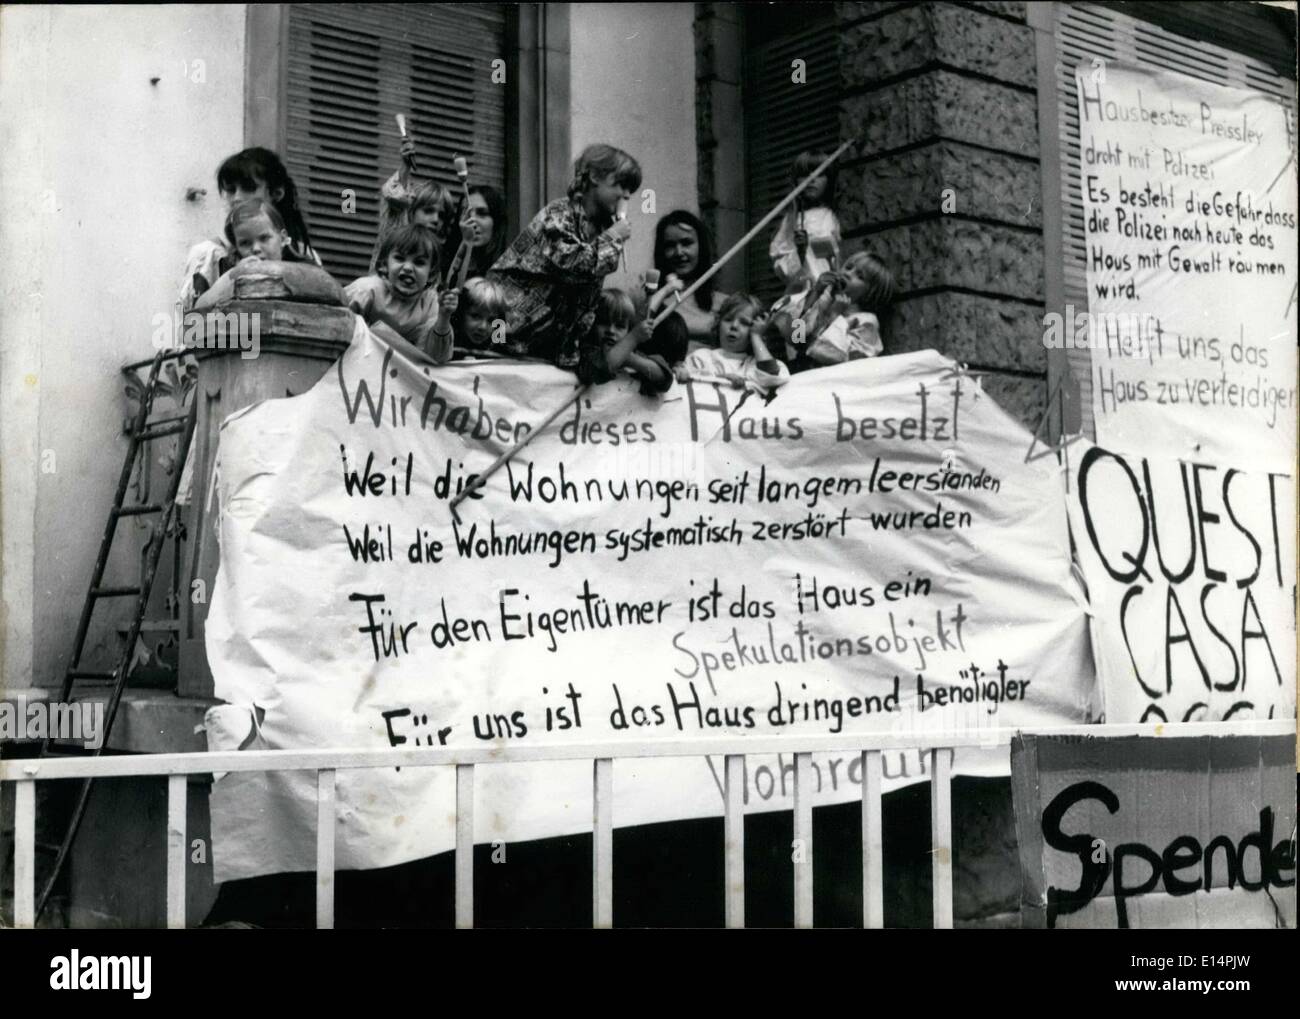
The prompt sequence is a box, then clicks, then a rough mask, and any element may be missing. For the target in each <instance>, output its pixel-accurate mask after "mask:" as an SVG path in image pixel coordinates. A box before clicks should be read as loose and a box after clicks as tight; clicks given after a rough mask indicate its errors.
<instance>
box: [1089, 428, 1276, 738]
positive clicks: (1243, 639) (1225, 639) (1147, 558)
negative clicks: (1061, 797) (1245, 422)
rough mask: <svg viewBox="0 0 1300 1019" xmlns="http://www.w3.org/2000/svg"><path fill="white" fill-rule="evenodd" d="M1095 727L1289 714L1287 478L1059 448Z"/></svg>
mask: <svg viewBox="0 0 1300 1019" xmlns="http://www.w3.org/2000/svg"><path fill="white" fill-rule="evenodd" d="M1070 462H1071V472H1072V473H1071V478H1070V495H1069V512H1070V526H1071V529H1072V531H1073V533H1074V540H1075V545H1076V549H1077V555H1078V560H1079V565H1080V568H1081V570H1082V573H1083V577H1084V581H1085V583H1086V585H1087V589H1088V598H1089V601H1090V603H1091V605H1092V611H1093V621H1092V622H1093V653H1094V655H1095V656H1096V667H1097V680H1098V683H1099V684H1100V687H1101V695H1102V701H1103V706H1104V710H1105V716H1106V720H1107V721H1109V722H1147V721H1156V722H1207V721H1226V720H1234V719H1235V720H1246V719H1265V718H1294V717H1295V711H1296V674H1295V662H1296V644H1295V640H1296V630H1295V623H1296V619H1295V594H1296V588H1295V585H1296V526H1295V495H1296V493H1295V479H1294V478H1293V477H1291V476H1290V474H1289V473H1287V474H1283V473H1280V472H1276V471H1267V470H1263V469H1260V468H1258V467H1253V466H1244V464H1246V463H1247V462H1248V460H1247V458H1246V457H1244V456H1243V457H1242V459H1241V460H1240V461H1237V462H1229V463H1228V464H1212V463H1205V462H1189V461H1186V460H1173V459H1170V458H1168V457H1162V456H1155V455H1152V456H1138V455H1136V454H1132V453H1115V452H1111V451H1109V450H1106V449H1103V448H1101V447H1100V446H1094V445H1092V444H1091V443H1089V442H1087V441H1086V440H1085V441H1083V442H1081V443H1079V444H1076V445H1074V446H1072V447H1071V448H1070Z"/></svg>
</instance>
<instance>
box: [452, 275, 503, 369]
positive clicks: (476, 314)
mask: <svg viewBox="0 0 1300 1019" xmlns="http://www.w3.org/2000/svg"><path fill="white" fill-rule="evenodd" d="M505 318H506V296H505V293H504V292H503V291H502V289H501V287H500V285H499V284H497V283H494V282H492V281H491V280H489V279H484V278H483V277H482V276H480V277H477V278H476V279H472V280H469V281H468V282H467V283H466V284H465V285H464V286H463V287H461V290H460V303H459V305H458V307H457V309H456V314H455V315H453V316H452V318H451V328H452V330H453V331H454V332H455V334H456V347H457V349H458V351H474V350H482V349H484V348H486V347H490V346H493V345H495V344H500V343H504V342H505V335H504V334H505ZM498 323H500V325H498Z"/></svg>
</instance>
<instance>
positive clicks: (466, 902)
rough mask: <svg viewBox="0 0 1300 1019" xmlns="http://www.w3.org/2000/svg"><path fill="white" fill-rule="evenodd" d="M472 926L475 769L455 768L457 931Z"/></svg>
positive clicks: (466, 765) (468, 767) (472, 767)
mask: <svg viewBox="0 0 1300 1019" xmlns="http://www.w3.org/2000/svg"><path fill="white" fill-rule="evenodd" d="M473 926H474V765H472V764H458V765H456V929H457V930H469V929H470V928H471V927H473Z"/></svg>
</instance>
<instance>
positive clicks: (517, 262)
mask: <svg viewBox="0 0 1300 1019" xmlns="http://www.w3.org/2000/svg"><path fill="white" fill-rule="evenodd" d="M640 186H641V167H640V165H639V164H638V163H637V161H636V160H635V159H633V158H632V157H631V156H629V155H628V154H627V153H626V152H623V151H622V150H621V149H616V148H614V147H613V146H612V145H591V146H588V147H587V148H586V149H584V150H583V152H582V154H581V155H580V156H579V157H578V159H577V161H576V162H575V163H574V166H573V180H572V181H571V182H570V184H569V193H568V196H567V197H565V198H557V199H556V200H555V201H553V202H551V203H550V204H549V205H547V206H546V207H545V208H543V209H542V210H541V211H540V212H538V213H537V215H536V216H534V217H533V220H532V222H531V223H529V224H528V226H527V227H526V228H525V229H524V231H523V232H522V233H521V234H520V235H519V236H518V237H516V238H515V240H514V243H513V244H511V245H510V247H509V248H508V249H507V250H506V252H505V254H503V255H502V256H501V258H500V259H498V260H497V262H496V264H495V265H494V266H492V268H491V270H489V272H488V275H487V278H488V279H490V280H492V281H494V282H496V283H497V284H499V285H500V286H501V289H502V291H503V292H504V293H505V296H506V302H507V304H508V306H509V309H510V313H509V316H508V318H507V327H508V331H509V338H508V340H507V349H508V351H509V352H510V353H512V354H514V355H516V356H531V357H540V358H544V359H545V360H548V361H550V362H552V363H553V364H555V365H556V366H557V367H560V368H566V369H569V370H572V371H577V370H578V368H579V363H580V361H583V358H582V356H581V352H580V347H581V346H582V345H583V343H584V342H590V341H589V337H590V334H591V327H592V323H593V322H594V321H595V318H596V305H597V302H598V301H599V298H600V289H601V284H602V282H603V281H604V279H605V277H606V276H608V275H609V274H610V273H612V272H614V270H616V269H617V268H618V266H619V260H620V258H621V256H622V253H623V245H624V244H625V243H626V241H627V239H628V237H629V236H630V235H631V233H632V228H631V226H630V225H629V224H628V222H627V220H626V219H623V218H620V217H619V216H618V212H619V207H620V204H621V203H623V202H626V201H627V199H628V197H629V195H630V194H631V193H632V192H633V191H635V190H636V189H637V188H639V187H640ZM604 362H605V359H604V358H601V357H589V358H587V359H586V360H585V362H583V363H584V364H585V365H586V368H585V369H584V371H583V372H582V374H583V376H584V377H583V381H584V382H606V381H609V380H610V379H611V378H613V372H612V371H610V370H609V368H608V365H607V364H605V363H604ZM588 372H590V374H588Z"/></svg>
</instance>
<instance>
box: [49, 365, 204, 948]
mask: <svg viewBox="0 0 1300 1019" xmlns="http://www.w3.org/2000/svg"><path fill="white" fill-rule="evenodd" d="M187 353H188V351H184V350H181V351H167V350H161V351H159V352H158V354H157V355H156V356H155V357H154V358H153V360H152V361H142V362H139V363H137V364H134V365H128V366H127V367H126V368H125V369H123V370H124V371H125V372H127V373H128V374H129V373H131V372H133V371H134V370H136V369H138V368H142V367H144V366H145V365H146V364H147V365H149V374H148V376H147V379H146V381H145V384H144V388H143V391H142V392H141V396H140V409H139V410H138V412H137V413H136V415H135V418H134V420H133V421H132V422H131V426H130V428H129V431H128V443H127V452H126V460H125V461H124V462H123V464H122V473H121V475H120V476H119V477H118V482H117V494H116V495H115V496H114V497H113V506H112V509H110V510H109V514H108V522H107V523H106V524H105V526H104V536H103V538H102V539H100V543H99V554H98V555H97V556H96V558H95V567H94V570H93V571H92V572H91V576H90V587H89V588H88V590H87V591H86V599H85V601H84V602H83V603H82V607H81V618H80V620H79V621H78V622H77V634H76V639H75V640H74V641H73V647H72V659H71V661H70V663H69V665H68V669H67V672H65V673H64V676H63V684H62V686H60V688H59V701H60V702H64V703H66V702H67V701H68V699H69V697H70V696H71V694H72V689H73V686H74V684H75V683H76V682H77V681H78V680H85V681H98V682H101V683H111V684H112V686H111V689H110V693H109V697H108V703H107V704H106V705H105V708H104V723H103V725H104V731H103V733H102V734H100V739H99V746H98V747H97V748H96V749H95V750H94V751H93V752H92V754H91V756H94V757H98V756H100V754H102V753H103V751H104V749H105V748H106V747H107V746H108V736H109V733H110V732H112V729H113V720H114V718H115V717H116V715H117V709H118V705H119V703H120V702H121V700H122V693H123V691H124V690H125V688H126V681H127V677H128V675H129V673H130V668H131V663H132V660H133V658H134V656H135V650H136V644H137V642H138V640H139V637H140V632H141V629H142V628H143V626H144V615H145V610H146V607H147V605H148V603H149V595H150V592H151V591H152V589H153V582H154V576H155V575H156V574H157V572H158V561H159V558H160V556H161V555H162V549H163V545H164V543H165V541H166V538H167V535H168V532H169V530H170V528H171V526H172V523H173V518H174V514H175V509H176V495H177V492H178V489H179V487H180V480H181V475H182V473H183V468H184V465H185V460H186V458H187V457H188V455H189V448H190V441H191V439H192V438H193V436H194V423H195V420H196V413H197V410H198V404H199V401H198V399H197V398H191V400H190V406H189V410H188V411H186V412H185V413H183V414H177V415H173V416H171V417H164V418H157V419H151V418H150V416H149V415H150V414H151V413H152V410H153V402H154V397H155V395H156V394H157V391H158V382H159V372H160V371H161V369H162V365H163V362H164V361H168V360H171V359H173V358H177V357H181V356H183V355H185V354H187ZM174 435H178V436H180V443H179V447H178V449H177V458H176V469H175V470H174V471H173V472H172V477H171V480H170V481H169V482H168V485H167V494H166V496H165V497H164V498H163V500H162V501H161V502H152V501H151V502H144V503H137V504H130V505H128V504H127V502H126V497H127V491H128V489H129V487H130V484H131V475H132V473H133V472H134V471H135V467H136V462H137V460H138V458H139V457H140V455H141V453H142V451H145V450H147V449H148V447H149V445H150V443H153V442H156V441H158V440H159V439H166V438H169V437H171V436H174ZM138 516H156V517H157V522H156V523H155V524H154V526H153V528H152V530H151V532H150V535H149V540H148V542H147V544H146V545H145V549H144V553H143V560H144V564H143V568H142V570H141V576H140V582H139V583H138V584H136V585H115V584H106V583H105V582H104V572H105V570H106V569H107V567H108V559H109V554H110V552H111V551H112V548H113V537H114V534H115V533H116V531H117V524H118V521H120V520H122V519H124V518H127V517H138ZM116 598H133V599H135V608H134V611H133V613H132V615H131V623H130V626H129V627H128V628H127V629H126V635H125V636H126V639H125V643H124V644H123V645H122V649H121V653H120V654H119V655H118V657H117V661H116V663H115V664H114V665H113V666H112V667H111V668H103V667H101V668H90V667H87V666H84V665H83V664H82V661H81V658H82V655H83V653H84V652H85V646H86V635H87V634H88V633H89V632H90V623H91V618H92V617H93V615H94V612H95V607H96V606H97V605H98V604H99V603H100V602H101V601H104V600H106V599H116ZM50 750H51V739H50V737H49V736H48V735H47V737H46V738H45V739H44V740H43V741H42V742H41V748H40V756H41V757H46V756H48V755H49V753H50ZM92 783H93V780H92V779H90V778H85V779H83V780H82V783H81V788H80V791H79V792H78V794H77V799H76V805H75V806H74V807H73V811H72V818H71V820H70V822H69V824H68V828H67V831H66V833H65V834H64V836H63V841H62V842H61V843H60V845H59V851H58V855H57V856H56V857H55V859H54V866H53V868H52V870H51V871H50V873H49V876H48V877H47V878H46V881H45V884H44V886H43V888H42V890H41V894H40V898H39V899H38V900H37V902H36V921H37V922H39V921H40V917H41V913H42V911H43V910H44V909H45V905H46V902H47V901H48V900H49V897H50V893H51V892H52V891H53V890H54V885H55V883H56V882H57V880H58V877H59V873H60V871H61V870H62V868H63V864H64V861H65V860H66V859H67V856H68V853H69V851H70V850H71V848H72V843H73V841H74V840H75V839H76V836H77V830H78V828H80V826H81V821H82V818H83V817H84V815H85V812H86V805H87V803H88V802H89V800H90V790H91V785H92Z"/></svg>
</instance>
